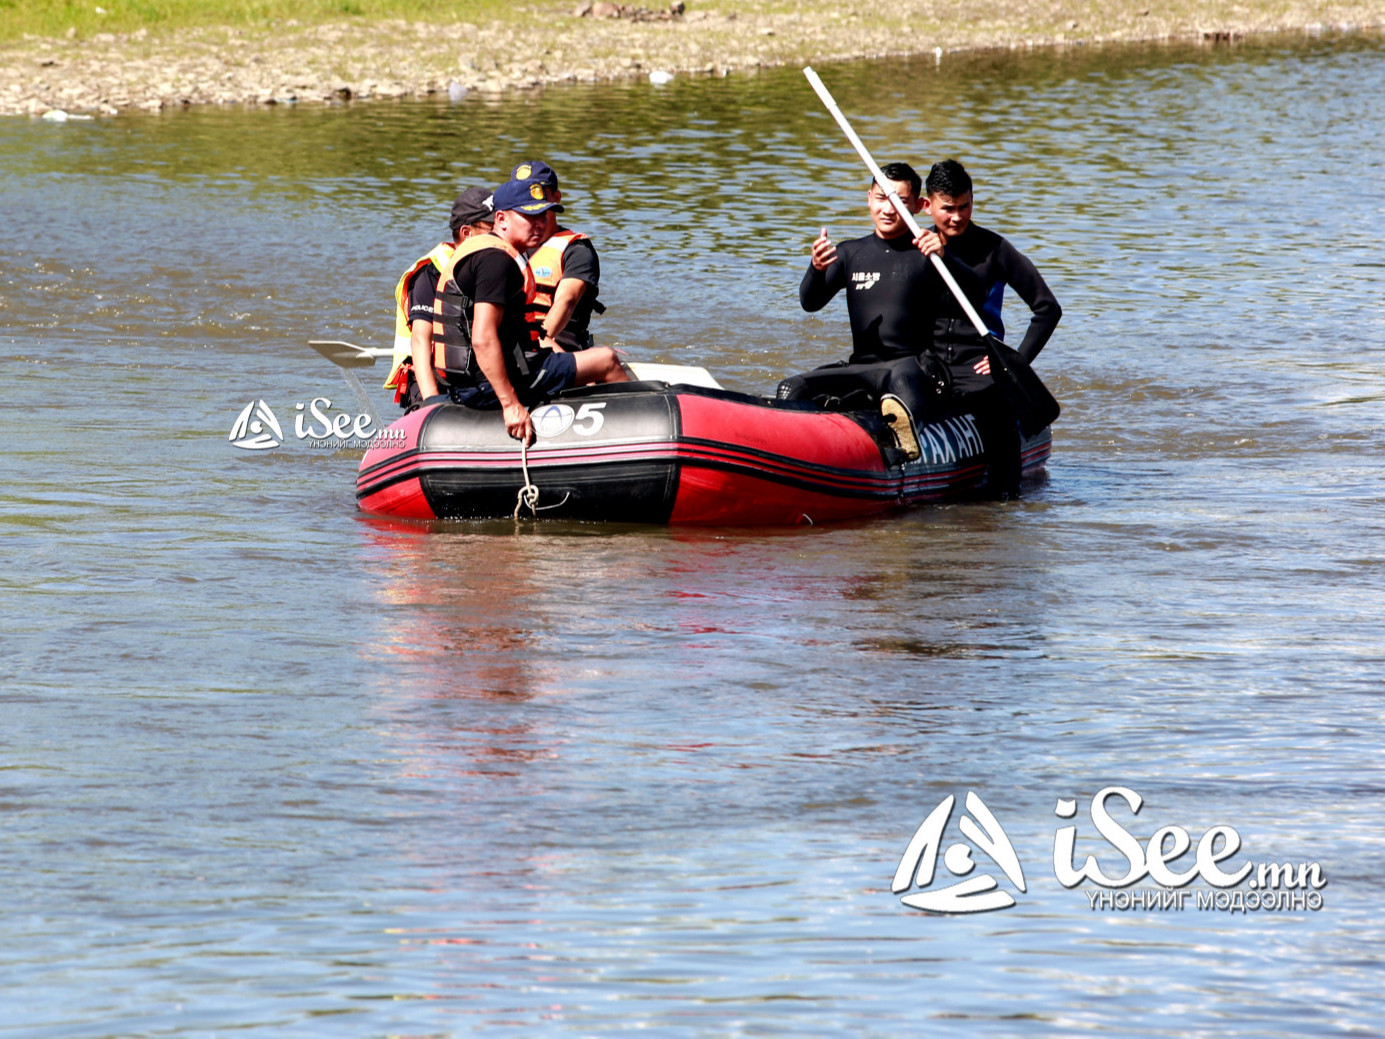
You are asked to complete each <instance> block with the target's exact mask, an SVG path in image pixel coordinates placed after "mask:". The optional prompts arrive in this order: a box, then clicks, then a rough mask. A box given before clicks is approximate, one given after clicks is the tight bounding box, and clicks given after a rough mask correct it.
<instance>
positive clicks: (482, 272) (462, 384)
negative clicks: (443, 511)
mask: <svg viewBox="0 0 1385 1039" xmlns="http://www.w3.org/2000/svg"><path fill="white" fill-rule="evenodd" d="M492 201H493V205H494V208H495V218H494V226H493V228H492V231H491V233H490V234H477V235H473V236H471V237H469V238H468V239H467V240H466V241H464V242H462V243H461V244H460V245H459V246H458V247H457V249H456V250H455V251H454V252H453V254H452V256H451V258H450V259H449V260H448V262H447V266H446V267H445V268H444V269H443V271H442V273H441V275H440V276H439V278H438V292H437V296H436V298H435V300H434V305H433V344H432V345H433V352H432V361H433V371H434V373H435V375H437V377H438V379H439V381H440V383H441V384H442V385H444V386H445V387H446V391H447V393H448V395H449V396H450V397H451V399H452V401H453V402H454V403H457V404H462V405H465V406H467V407H472V408H495V407H499V408H500V409H501V411H502V412H503V414H504V419H505V429H506V431H507V432H508V433H509V434H510V436H512V437H514V438H515V439H516V440H521V441H523V442H525V443H528V442H529V441H530V440H532V439H533V435H534V427H533V423H532V422H531V421H530V420H529V405H532V404H534V403H536V402H538V401H539V400H541V399H542V398H544V397H545V396H548V395H550V394H553V393H556V392H558V391H559V390H562V389H566V388H567V387H569V386H578V385H587V384H590V383H598V382H625V381H626V380H627V379H628V376H627V375H626V374H625V371H624V369H622V368H621V366H620V361H619V360H618V359H617V357H616V354H615V351H614V350H611V349H610V348H609V347H602V348H599V349H592V350H583V351H581V352H580V353H566V352H562V351H554V350H553V349H552V348H551V347H550V348H543V347H537V346H536V344H534V343H533V341H532V340H531V339H530V336H529V327H528V325H527V323H526V320H525V310H526V307H527V306H528V304H529V303H530V302H531V301H532V300H533V298H534V279H533V275H532V273H531V272H530V270H529V266H528V263H527V262H526V261H525V259H524V257H523V255H522V253H524V252H527V251H530V250H533V249H535V248H537V247H538V246H539V244H540V243H541V242H542V241H543V240H544V237H545V236H546V234H547V232H548V212H549V210H551V209H553V208H554V207H555V206H556V205H557V204H558V203H557V201H556V200H555V199H553V198H551V197H550V196H549V194H548V191H547V189H546V188H545V187H544V185H542V184H541V183H539V182H538V181H534V180H528V181H522V180H511V181H509V182H507V183H505V184H502V185H501V186H500V187H498V188H496V190H495V193H494V195H493V199H492Z"/></svg>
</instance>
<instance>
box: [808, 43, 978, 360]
mask: <svg viewBox="0 0 1385 1039" xmlns="http://www.w3.org/2000/svg"><path fill="white" fill-rule="evenodd" d="M803 74H804V75H805V76H807V77H808V82H809V83H811V84H812V86H813V89H814V90H816V91H817V95H818V97H820V98H822V103H823V104H824V105H826V106H827V111H829V112H831V113H832V118H833V119H835V120H837V125H838V126H840V127H841V128H842V132H843V133H845V134H846V139H847V140H848V141H850V142H851V145H852V147H853V148H855V149H856V154H857V155H859V156H860V157H861V158H862V160H863V161H864V162H865V164H866V166H867V168H869V170H870V175H871V176H872V177H874V178H875V183H877V184H879V185H880V190H881V191H883V192H884V193H885V194H886V195H887V196H888V197H889V200H890V202H891V203H892V204H893V205H894V208H895V210H896V211H897V212H898V213H899V215H900V217H902V218H903V220H904V222H905V223H906V224H908V225H909V230H910V231H912V232H913V234H914V237H915V238H917V237H918V236H919V235H921V234H923V228H921V227H919V222H918V221H917V220H915V219H914V214H913V213H911V212H909V207H908V206H906V205H905V204H904V200H903V199H902V198H900V197H899V192H897V191H896V190H895V189H894V183H893V182H892V181H890V180H888V179H886V177H885V173H884V171H883V170H881V168H880V166H879V164H878V163H876V161H875V160H874V159H873V158H871V154H870V152H869V151H867V150H866V146H865V145H864V144H863V143H862V142H861V138H859V137H857V136H856V131H855V130H853V129H852V128H851V124H850V123H848V122H847V121H846V116H844V115H842V110H841V109H840V108H838V107H837V102H836V101H834V100H832V95H831V94H830V93H828V90H827V87H826V86H825V85H824V84H823V82H822V80H821V79H820V78H819V77H818V74H817V73H816V72H814V71H813V70H812V68H810V67H805V68H804V70H803ZM929 259H930V260H932V261H933V267H934V268H935V269H936V270H937V272H938V274H939V275H940V276H941V277H942V279H943V281H944V282H945V283H946V284H947V287H948V288H949V289H950V290H951V291H952V295H953V296H954V297H956V299H957V302H958V304H959V305H960V306H961V308H962V311H963V313H965V314H966V315H967V317H968V318H969V319H970V320H971V324H972V327H973V328H975V329H976V334H977V335H979V336H980V337H981V338H982V339H985V338H986V337H987V336H989V335H990V334H991V330H990V329H988V328H987V327H986V325H985V323H984V322H982V320H981V315H980V314H978V313H977V312H976V308H975V307H973V306H972V305H971V300H969V299H967V297H966V295H965V294H964V293H963V292H962V287H961V286H960V285H958V284H957V279H956V278H954V277H953V276H952V272H951V271H950V270H948V269H947V264H945V263H943V258H942V257H941V256H939V255H938V254H937V253H934V254H933V255H932V256H930V257H929Z"/></svg>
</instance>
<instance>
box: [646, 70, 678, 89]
mask: <svg viewBox="0 0 1385 1039" xmlns="http://www.w3.org/2000/svg"><path fill="white" fill-rule="evenodd" d="M649 82H651V83H653V84H654V85H655V86H656V87H661V86H663V85H664V84H665V83H672V82H673V73H672V72H665V71H664V70H663V69H655V70H654V71H653V72H651V73H650V74H649Z"/></svg>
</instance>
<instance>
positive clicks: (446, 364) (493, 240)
mask: <svg viewBox="0 0 1385 1039" xmlns="http://www.w3.org/2000/svg"><path fill="white" fill-rule="evenodd" d="M483 249H501V250H503V251H504V252H506V253H508V254H509V256H510V258H511V259H512V260H514V261H515V263H516V264H518V265H519V269H520V270H521V271H522V272H523V273H524V299H525V304H526V308H527V305H528V303H529V302H530V301H531V300H533V298H534V291H535V289H534V273H533V271H531V270H530V269H529V264H528V262H527V261H526V260H525V259H524V257H523V256H521V255H520V253H519V250H517V249H516V248H515V247H514V246H512V245H511V244H510V243H509V242H507V241H505V240H504V239H503V238H501V237H499V236H498V235H494V234H480V235H473V236H472V237H470V238H468V239H466V241H464V242H462V243H461V244H460V245H459V246H457V248H456V249H454V250H453V252H452V255H451V257H449V258H448V261H447V265H446V266H445V267H444V268H443V269H442V274H441V275H440V276H439V277H438V294H437V296H436V297H435V298H434V300H433V372H434V374H435V375H436V376H437V379H438V383H439V384H440V385H443V386H454V385H462V384H464V383H463V377H464V376H465V375H466V374H467V373H468V371H470V369H471V362H472V353H471V322H472V314H473V312H474V309H475V303H474V302H473V301H472V300H471V299H468V298H467V297H466V296H465V295H464V294H463V293H462V290H461V289H460V288H459V287H458V286H457V279H456V276H455V275H456V270H457V265H458V264H460V263H461V262H462V261H463V260H465V259H466V258H467V257H468V256H472V255H474V254H476V253H478V252H480V251H481V250H483ZM512 347H513V349H512V350H511V351H510V356H509V357H507V358H506V365H507V366H508V367H512V370H513V372H514V373H515V374H518V375H528V374H529V364H528V362H527V361H526V360H525V359H524V350H523V344H520V343H515V344H512Z"/></svg>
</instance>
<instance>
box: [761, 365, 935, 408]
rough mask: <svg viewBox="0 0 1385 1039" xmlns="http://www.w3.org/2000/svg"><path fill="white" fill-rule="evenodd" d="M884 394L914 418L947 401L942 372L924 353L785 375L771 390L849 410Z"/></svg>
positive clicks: (873, 405)
mask: <svg viewBox="0 0 1385 1039" xmlns="http://www.w3.org/2000/svg"><path fill="white" fill-rule="evenodd" d="M886 394H893V395H894V396H896V397H898V398H899V399H900V400H902V401H903V402H904V404H905V406H907V407H908V409H909V411H910V413H911V414H912V415H913V416H914V421H915V422H916V423H922V422H927V421H929V420H930V419H934V418H940V417H941V416H942V413H943V409H944V408H945V405H946V400H947V378H946V374H945V373H943V372H941V371H939V370H938V367H937V365H936V362H931V361H930V360H929V359H928V357H927V356H926V355H924V356H923V358H919V357H900V358H896V359H895V360H892V361H863V362H861V363H857V364H851V363H846V362H838V363H837V364H826V365H823V366H822V367H821V368H814V369H813V370H812V371H811V372H802V373H800V374H798V375H790V376H789V377H788V378H787V379H785V380H784V381H783V382H781V383H780V384H779V389H778V391H777V393H776V394H775V395H776V396H777V397H778V398H779V399H780V400H815V401H817V402H818V403H820V404H821V405H822V406H823V407H825V408H827V409H828V410H829V411H850V410H852V409H855V408H862V409H864V408H876V407H878V406H879V404H880V398H881V397H883V396H885V395H886Z"/></svg>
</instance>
